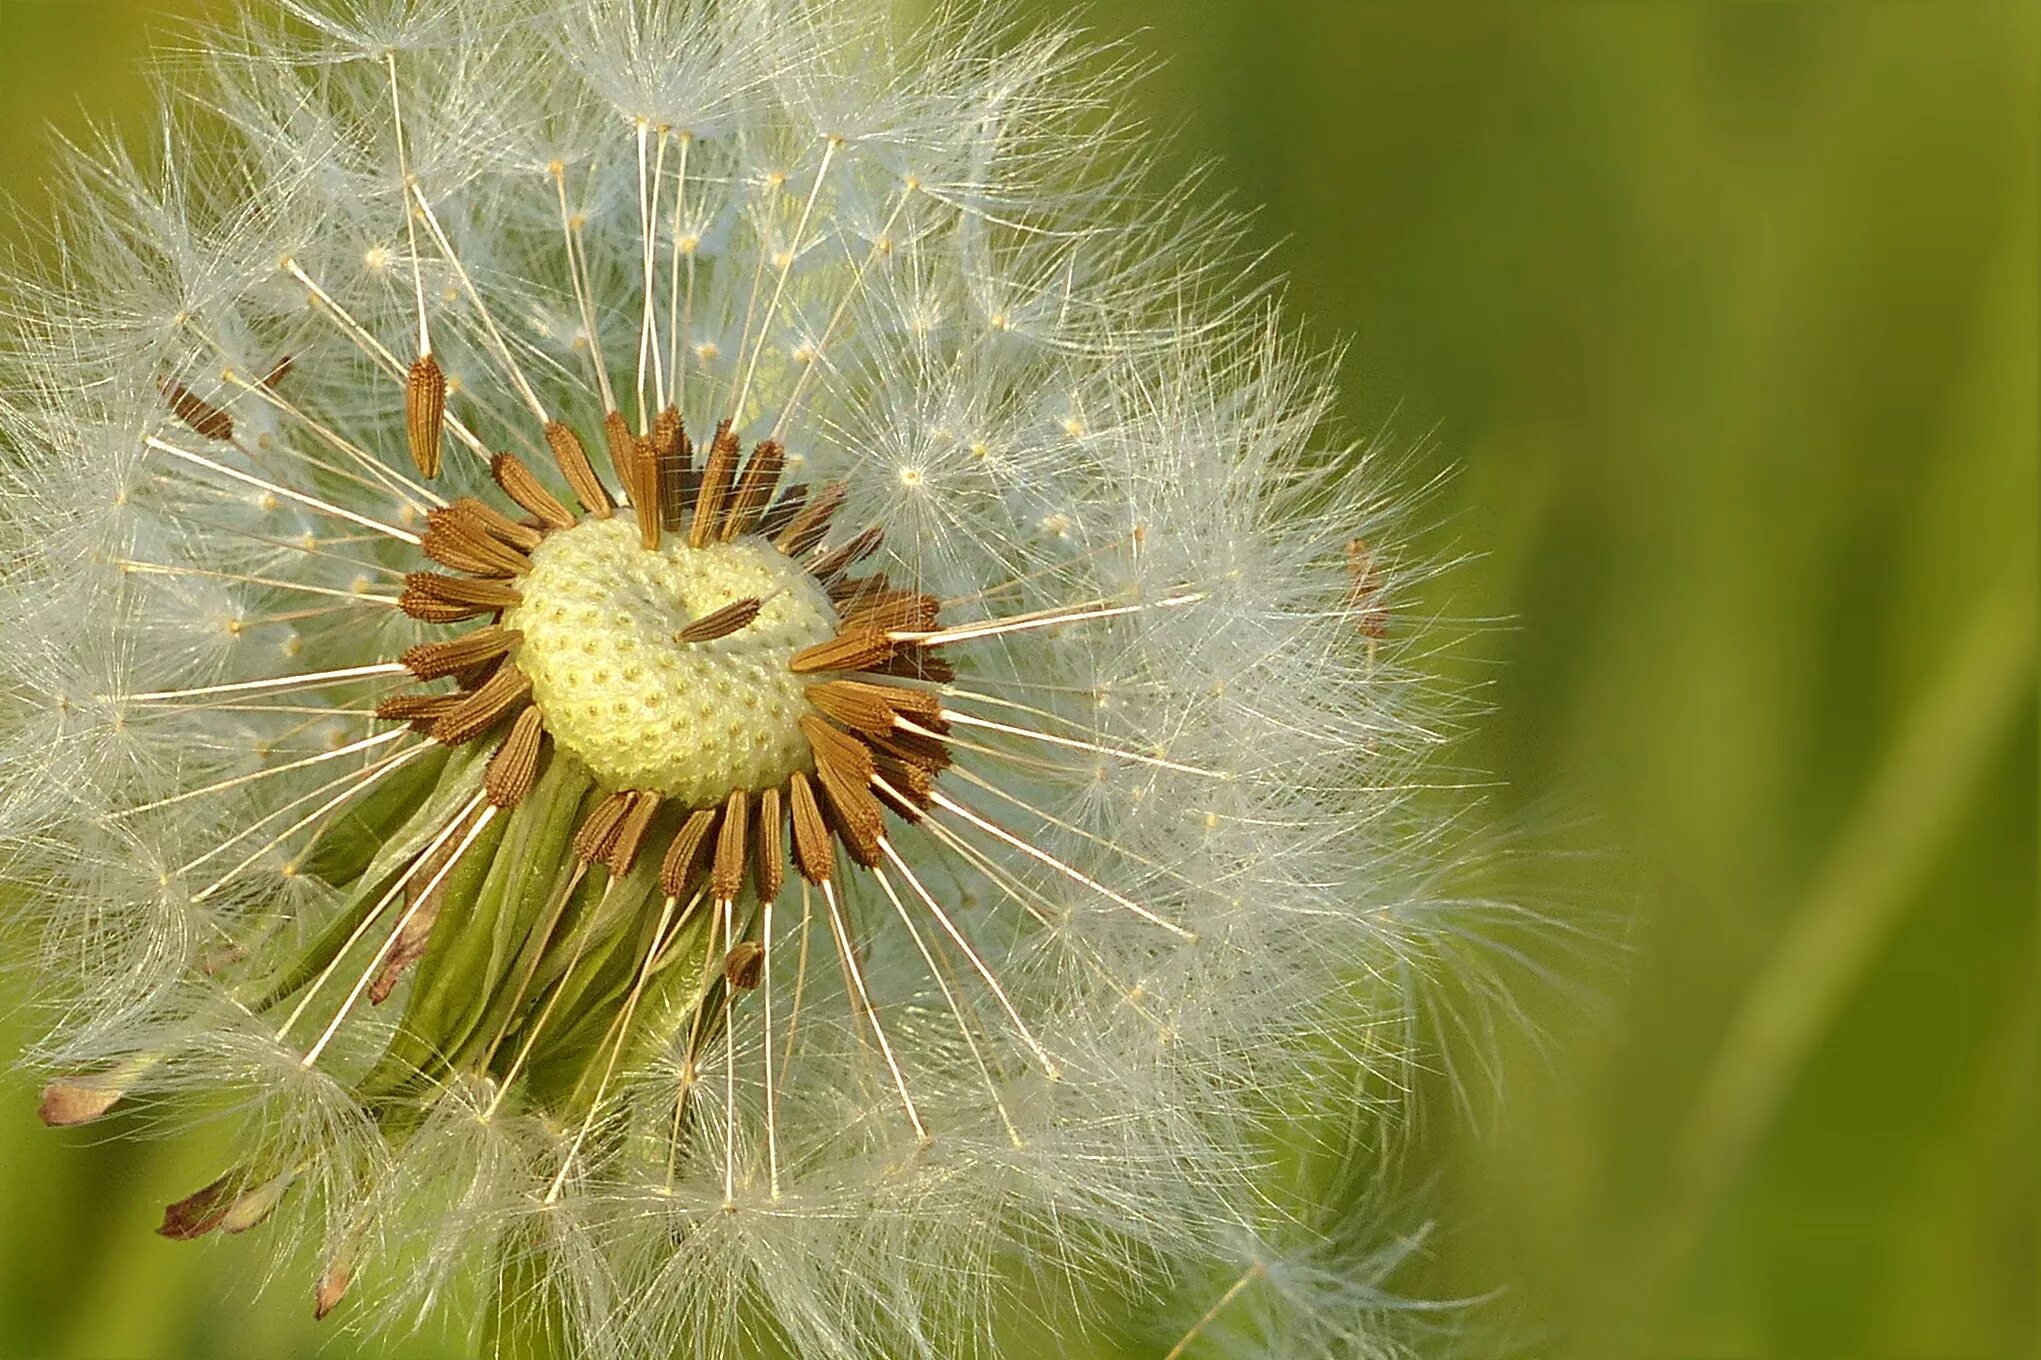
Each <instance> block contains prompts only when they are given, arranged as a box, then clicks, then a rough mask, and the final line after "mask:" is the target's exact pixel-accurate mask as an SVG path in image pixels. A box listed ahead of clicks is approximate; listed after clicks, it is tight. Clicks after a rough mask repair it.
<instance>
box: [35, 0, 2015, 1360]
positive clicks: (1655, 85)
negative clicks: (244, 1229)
mask: <svg viewBox="0 0 2041 1360" xmlns="http://www.w3.org/2000/svg"><path fill="white" fill-rule="evenodd" d="M204 8H206V6H205V5H203V4H200V3H194V0H141V2H139V3H129V2H128V0H0V166H5V167H6V169H5V185H6V188H7V190H8V192H9V193H11V194H12V195H14V196H15V197H16V198H17V199H18V200H19V202H20V203H21V204H22V205H23V207H24V209H25V210H26V214H27V216H28V218H29V219H30V220H31V221H32V220H33V219H34V218H35V217H37V216H39V215H40V214H42V213H43V212H45V211H46V210H47V204H48V199H47V196H46V194H45V192H44V190H43V189H42V188H41V187H40V177H41V174H42V169H41V167H42V165H43V163H44V156H45V153H46V143H45V140H44V138H43V134H42V131H41V129H42V127H43V126H44V125H45V124H46V123H50V122H54V123H56V124H57V125H59V126H62V127H68V128H72V129H76V128H78V127H80V126H82V124H83V117H82V115H81V108H82V109H89V110H90V111H91V112H92V113H93V114H94V115H95V116H99V117H105V118H111V119H116V120H122V121H127V122H129V124H130V126H133V127H137V128H139V127H140V123H139V122H138V121H137V120H139V118H140V115H141V112H142V104H143V102H144V95H143V91H142V89H141V87H140V85H139V84H138V83H137V82H136V81H135V80H134V79H133V78H132V74H131V73H132V71H133V62H134V61H135V59H136V58H137V56H138V54H139V53H140V52H141V51H142V49H143V46H144V44H145V42H146V41H147V40H148V38H149V35H150V34H151V32H156V33H161V32H163V31H165V30H170V31H173V32H174V31H175V26H176V25H177V24H178V23H179V22H181V21H182V20H183V19H185V18H186V17H188V16H189V15H191V14H192V13H195V12H200V11H202V10H203V9H204ZM213 8H215V9H217V8H218V6H213ZM1022 8H1023V9H1025V10H1030V11H1039V12H1040V13H1042V14H1044V15H1049V14H1054V13H1058V12H1060V11H1061V10H1062V7H1061V6H1058V5H1053V4H1050V3H1046V0H1042V2H1039V3H1032V4H1024V5H1023V6H1022ZM2037 15H2041V11H2037V10H2036V9H2035V8H2034V7H2032V6H2030V5H2027V4H2012V3H1962V2H1961V0H1947V2H1946V3H1933V2H1932V0H1893V2H1891V3H1875V2H1871V3H1854V4H1847V3H1742V4H1731V3H1714V2H1712V0H1690V2H1686V3H1654V2H1651V0H1635V2H1633V3H1479V2H1478V0H1409V2H1406V3H1378V2H1375V0H1349V2H1347V3H1340V2H1338V0H1322V2H1321V3H1306V2H1305V0H1174V2H1173V3H1169V4H1156V3H1154V2H1153V0H1094V3H1092V4H1090V5H1089V6H1087V7H1086V9H1085V10H1084V11H1083V17H1084V18H1085V21H1086V22H1087V23H1088V24H1089V25H1090V26H1091V27H1092V28H1093V29H1094V30H1095V31H1096V32H1098V33H1100V34H1102V35H1105V36H1107V37H1112V38H1124V39H1126V40H1127V41H1128V43H1129V45H1130V50H1131V51H1132V52H1134V53H1135V54H1137V55H1140V56H1143V57H1155V58H1159V59H1161V61H1162V62H1163V63H1164V64H1163V67H1162V69H1161V70H1160V72H1159V73H1158V74H1156V75H1155V76H1154V77H1152V78H1151V79H1149V80H1148V81H1147V82H1146V83H1145V84H1144V85H1142V86H1141V87H1140V88H1139V90H1138V91H1137V92H1136V93H1135V95H1134V96H1132V97H1133V98H1134V99H1136V100H1137V101H1139V104H1140V107H1141V111H1142V112H1144V113H1146V114H1148V115H1149V116H1151V117H1152V118H1153V119H1155V120H1156V121H1158V122H1160V123H1162V124H1165V125H1169V126H1180V127H1181V129H1182V136H1181V137H1180V138H1179V140H1178V141H1177V143H1176V144H1175V150H1174V151H1173V152H1172V155H1174V156H1175V157H1176V158H1178V159H1179V160H1181V161H1182V162H1184V163H1186V164H1188V163H1189V162H1191V161H1193V160H1201V159H1204V158H1216V159H1217V160H1218V162H1219V174H1218V180H1219V184H1220V186H1221V187H1224V188H1227V189H1230V190H1232V191H1234V192H1235V193H1236V194H1237V196H1238V198H1239V200H1240V201H1241V202H1243V203H1249V204H1260V205H1266V206H1265V210H1264V211H1263V212H1262V214H1261V218H1260V221H1261V224H1262V227H1263V233H1264V236H1265V238H1266V239H1267V240H1268V241H1270V242H1273V243H1276V250H1275V260H1276V263H1277V266H1278V267H1279V268H1280V269H1281V270H1283V271H1284V272H1285V273H1287V274H1288V275H1289V276H1290V278H1291V279H1292V280H1293V289H1292V292H1293V297H1294V300H1295V302H1296V304H1297V310H1298V311H1299V312H1300V313H1301V314H1302V316H1303V319H1304V321H1305V322H1306V323H1307V324H1308V325H1309V326H1310V327H1311V329H1312V330H1313V332H1314V333H1315V334H1316V335H1317V336H1318V337H1319V338H1320V339H1322V340H1326V341H1331V340H1334V339H1339V338H1347V339H1350V340H1351V342H1352V349H1351V356H1352V357H1351V360H1350V362H1349V364H1348V366H1347V370H1346V374H1347V388H1346V396H1345V400H1344V416H1345V418H1346V420H1347V422H1348V426H1349V428H1350V429H1351V430H1352V431H1353V432H1355V433H1356V434H1358V435H1363V436H1365V435H1370V434H1373V433H1374V432H1375V431H1376V430H1378V429H1386V430H1387V432H1388V435H1389V437H1390V438H1391V440H1392V441H1393V442H1394V443H1395V444H1396V445H1397V446H1399V447H1402V448H1406V449H1409V450H1412V451H1413V452H1412V455H1411V456H1412V460H1413V467H1412V469H1411V473H1412V477H1413V481H1415V480H1417V479H1420V478H1422V477H1423V476H1424V475H1425V474H1428V473H1431V472H1434V471H1441V470H1447V469H1457V471H1456V472H1455V474H1454V475H1453V477H1452V479H1451V480H1450V482H1449V483H1448V484H1447V489H1446V490H1445V492H1444V493H1443V496H1442V498H1441V499H1440V500H1438V501H1436V502H1434V503H1433V505H1432V506H1431V507H1429V513H1428V515H1427V522H1436V524H1437V527H1436V528H1434V529H1431V530H1428V531H1427V538H1426V541H1425V542H1423V543H1422V544H1421V545H1420V546H1421V547H1422V548H1423V549H1426V550H1429V551H1432V552H1436V553H1442V554H1455V553H1476V554H1479V556H1477V557H1476V558H1474V560H1471V561H1469V562H1468V563H1467V564H1466V565H1465V566H1463V567H1461V568H1460V569H1459V570H1457V571H1455V572H1454V573H1452V575H1451V576H1450V577H1449V578H1448V579H1447V580H1445V581H1444V582H1443V583H1442V584H1440V585H1438V586H1437V587H1435V588H1434V589H1433V590H1432V595H1431V598H1430V599H1428V600H1427V601H1426V602H1425V603H1426V607H1427V608H1429V609H1433V610H1436V611H1437V612H1439V613H1441V614H1444V615H1448V616H1452V617H1456V618H1461V619H1500V620H1504V621H1505V622H1503V623H1501V624H1499V625H1495V626H1489V627H1484V628H1482V629H1481V630H1480V631H1479V632H1478V633H1477V634H1476V635H1475V636H1474V637H1473V638H1472V640H1471V641H1470V642H1469V643H1468V644H1466V645H1463V646H1461V647H1459V648H1458V649H1456V651H1455V652H1454V653H1453V655H1452V656H1451V657H1449V658H1447V659H1446V660H1445V661H1444V662H1443V664H1445V665H1447V666H1448V667H1449V668H1451V669H1452V670H1453V671H1454V672H1455V675H1456V678H1458V679H1460V680H1463V681H1466V682H1469V683H1475V684H1481V685H1483V686H1485V687H1486V693H1487V694H1488V696H1489V697H1490V699H1491V700H1492V702H1493V704H1494V706H1495V709H1496V712H1495V714H1494V716H1493V717H1492V718H1491V719H1490V720H1489V721H1488V722H1487V723H1486V724H1485V725H1484V726H1483V727H1482V729H1481V730H1480V732H1479V733H1478V734H1477V735H1476V736H1474V737H1473V738H1472V739H1471V740H1470V741H1469V743H1468V744H1467V745H1466V746H1465V747H1464V748H1463V750H1462V752H1461V758H1462V759H1463V760H1464V761H1465V762H1466V763H1467V764H1469V765H1472V766H1475V767H1478V768H1481V769H1484V770H1488V771H1492V772H1494V773H1495V774H1497V775H1499V776H1500V777H1501V778H1502V779H1503V780H1504V781H1506V784H1505V787H1503V788H1502V789H1500V790H1498V791H1496V792H1495V793H1493V794H1491V795H1490V796H1489V802H1488V809H1487V811H1488V814H1489V817H1490V819H1491V820H1493V821H1494V822H1495V823H1497V824H1498V825H1500V826H1503V827H1505V828H1508V829H1510V830H1512V831H1514V832H1516V833H1518V835H1519V837H1520V840H1519V844H1520V845H1521V846H1524V847H1528V848H1529V849H1530V850H1531V851H1532V853H1529V854H1517V855H1514V856H1511V857H1510V858H1508V859H1507V860H1504V861H1502V862H1500V863H1499V864H1498V865H1497V866H1496V867H1495V868H1494V869H1493V870H1492V871H1491V872H1490V874H1489V878H1490V879H1491V880H1492V881H1491V883H1490V885H1489V886H1491V887H1499V888H1500V889H1502V890H1505V891H1508V892H1511V893H1513V894H1515V895H1516V896H1518V897H1520V898H1522V899H1523V900H1525V901H1528V902H1530V903H1532V904H1533V905H1536V906H1539V907H1542V908H1546V909H1549V910H1552V911H1554V912H1555V913H1557V914H1562V915H1572V916H1575V917H1578V918H1582V919H1592V920H1594V921H1595V922H1596V924H1597V928H1598V929H1601V930H1603V931H1604V932H1605V933H1607V934H1608V935H1609V936H1611V938H1612V943H1613V944H1614V945H1615V946H1616V948H1617V949H1618V950H1619V951H1620V954H1619V963H1618V966H1617V967H1616V968H1614V969H1610V968H1609V967H1607V965H1606V961H1603V962H1601V963H1597V964H1595V965H1594V966H1592V967H1590V966H1588V965H1586V964H1583V966H1582V969H1581V972H1582V975H1583V976H1584V977H1589V978H1591V979H1592V988H1591V991H1590V994H1589V995H1588V996H1587V997H1586V998H1585V999H1583V998H1582V997H1581V996H1560V995H1557V994H1554V993H1551V992H1545V991H1537V992H1532V993H1530V999H1531V1005H1532V1009H1533V1011H1534V1013H1535V1016H1536V1019H1537V1021H1538V1022H1539V1025H1538V1033H1537V1034H1536V1035H1524V1036H1521V1037H1518V1036H1512V1037H1509V1038H1506V1040H1505V1041H1504V1042H1505V1049H1504V1052H1503V1053H1502V1055H1501V1062H1502V1067H1503V1070H1504V1072H1505V1074H1506V1081H1505V1083H1504V1085H1503V1089H1502V1092H1501V1095H1500V1096H1499V1097H1498V1098H1496V1099H1492V1100H1491V1099H1488V1098H1487V1097H1485V1096H1481V1097H1477V1098H1476V1100H1475V1101H1474V1102H1473V1107H1472V1108H1471V1109H1470V1110H1469V1111H1467V1112H1466V1114H1465V1115H1464V1116H1463V1115H1462V1114H1461V1113H1460V1112H1459V1111H1458V1110H1457V1109H1456V1108H1455V1106H1454V1102H1453V1101H1452V1099H1451V1097H1450V1096H1449V1095H1448V1094H1447V1093H1446V1092H1445V1090H1444V1086H1445V1083H1444V1081H1443V1080H1441V1081H1440V1082H1439V1083H1438V1085H1439V1088H1440V1089H1439V1090H1437V1091H1434V1092H1432V1093H1431V1094H1432V1095H1433V1097H1434V1100H1433V1103H1432V1106H1431V1114H1430V1116H1429V1117H1428V1118H1427V1119H1426V1120H1425V1122H1424V1124H1423V1126H1422V1129H1421V1132H1420V1134H1419V1146H1418V1148H1417V1149H1416V1151H1415V1155H1414V1156H1413V1157H1412V1159H1411V1164H1410V1175H1411V1178H1412V1180H1413V1182H1414V1183H1416V1182H1420V1181H1421V1182H1425V1183H1427V1184H1429V1185H1430V1187H1431V1189H1432V1191H1433V1192H1434V1197H1435V1199H1436V1201H1437V1203H1436V1206H1435V1207H1436V1210H1437V1212H1438V1213H1439V1216H1440V1217H1441V1219H1442V1221H1443V1224H1444V1225H1445V1231H1444V1232H1443V1233H1442V1235H1441V1236H1439V1237H1438V1238H1436V1239H1435V1240H1434V1243H1433V1249H1432V1251H1431V1253H1430V1255H1429V1258H1428V1259H1427V1260H1426V1261H1425V1262H1424V1263H1423V1264H1422V1265H1421V1267H1420V1269H1419V1278H1413V1279H1412V1280H1411V1281H1410V1284H1411V1285H1412V1286H1413V1287H1418V1288H1425V1289H1431V1290H1435V1291H1438V1292H1441V1293H1444V1294H1456V1295H1464V1294H1471V1293H1476V1292H1480V1291H1484V1290H1487V1289H1489V1288H1492V1287H1494V1286H1496V1285H1506V1286H1507V1288H1506V1291H1505V1292H1504V1294H1503V1295H1502V1298H1501V1300H1500V1302H1499V1304H1498V1305H1497V1306H1498V1308H1499V1309H1500V1311H1501V1313H1502V1315H1503V1316H1505V1317H1506V1318H1507V1320H1508V1321H1509V1323H1510V1324H1511V1326H1512V1327H1513V1329H1514V1333H1515V1335H1516V1336H1518V1337H1519V1338H1521V1339H1522V1341H1521V1345H1520V1347H1519V1349H1520V1350H1521V1351H1522V1352H1523V1353H1527V1354H1536V1355H1550V1356H1567V1357H1608V1358H1609V1360H1617V1358H1619V1357H1657V1356H1667V1357H1684V1356H1693V1357H1775V1356H1776V1357H1803V1356H1804V1357H1828V1356H1834V1357H1844V1356H1865V1357H1922V1358H1923V1360H1927V1358H1930V1357H1997V1356H2013V1355H2029V1356H2032V1355H2041V1339H2037V1337H2041V1326H2037V1318H2036V1297H2037V1296H2041V1261H2037V1251H2036V1227H2035V1220H2036V1197H2037V1181H2041V1176H2037V1168H2041V1113H2037V1111H2041V1097H2037V1091H2041V1080H2037V1075H2041V1074H2037V1047H2041V935H2037V930H2036V836H2035V831H2036V825H2037V816H2041V813H2037V806H2036V755H2037V744H2041V735H2037V724H2036V686H2035V664H2034V635H2035V623H2036V598H2035V597H2036V565H2037V564H2036V537H2037V518H2041V515H2037V511H2041V498H2037V481H2036V470H2037V440H2041V431H2037V374H2041V341H2037V315H2041V301H2037V288H2041V282H2037V276H2036V274H2037V268H2036V265H2037V254H2041V212H2037V191H2041V174H2037V159H2041V147H2037V136H2041V133H2037V129H2041V77H2037V70H2041V17H2037ZM0 242H4V244H5V245H6V246H7V248H9V249H25V248H26V249H32V248H33V242H32V233H25V232H23V231H22V230H21V229H20V228H19V227H17V226H12V225H10V226H8V227H6V228H4V229H0ZM10 1025H11V1028H10V1029H9V1031H8V1043H9V1044H10V1046H12V1045H15V1044H18V1042H19V1035H20V1032H21V1031H20V1025H19V1022H10ZM32 1097H33V1092H32V1089H31V1083H30V1082H29V1081H27V1080H26V1079H24V1078H22V1077H20V1076H9V1077H7V1079H6V1081H5V1084H4V1087H0V1206H4V1212H0V1356H5V1357H10V1358H11V1357H16V1356H20V1357H29V1356H50V1357H71V1358H76V1360H97V1358H98V1357H115V1356H152V1357H196V1356H226V1355H236V1356H249V1355H253V1356H265V1357H267V1356H285V1355H293V1354H310V1353H312V1349H313V1348H314V1347H315V1346H317V1345H319V1344H321V1341H320V1337H321V1334H320V1333H319V1332H318V1331H317V1330H315V1329H314V1328H313V1326H312V1324H311V1322H310V1319H309V1316H308V1311H309V1310H308V1307H307V1300H306V1292H305V1291H304V1290H303V1289H301V1288H298V1287H296V1286H297V1282H296V1281H286V1282H284V1283H283V1284H282V1285H280V1287H278V1288H276V1289H274V1290H271V1291H269V1292H268V1293H266V1294H264V1295H263V1296H262V1297H261V1298H259V1299H251V1296H252V1295H253V1293H254V1286H255V1285H256V1283H257V1282H258V1279H259V1272H260V1271H261V1269H262V1265H263V1261H264V1259H265V1255H264V1253H265V1246H264V1244H263V1243H261V1242H257V1241H248V1240H240V1241H227V1242H221V1243H218V1244H216V1245H214V1244H208V1245H206V1246H202V1247H193V1246H190V1245H179V1244H173V1243H170V1242H165V1241H162V1240H160V1239H158V1238H156V1237H154V1236H153V1235H151V1233H150V1229H151V1228H152V1227H153V1226H154V1224H155V1222H156V1216H157V1213H158V1210H159V1208H160V1205H161V1204H162V1203H163V1202H164V1201H165V1200H166V1199H169V1198H174V1197H175V1196H177V1195H179V1194H182V1193H184V1192H185V1191H187V1190H189V1189H190V1188H191V1187H192V1186H194V1185H197V1184H200V1183H202V1182H204V1181H205V1180H207V1179H209V1178H210V1176H211V1175H212V1174H213V1172H214V1171H215V1170H216V1168H215V1167H213V1165H212V1164H211V1162H210V1161H209V1159H208V1155H207V1152H206V1149H205V1147H204V1146H203V1140H193V1141H188V1142H184V1143H171V1144H155V1145H148V1144H135V1143H108V1142H102V1141H101V1140H98V1139H95V1138H94V1137H93V1136H92V1134H91V1133H90V1132H88V1131H79V1132H78V1133H76V1134H72V1135H58V1134H53V1133H50V1132H48V1131H45V1130H43V1129H41V1128H40V1127H39V1126H38V1125H37V1124H36V1122H35V1120H34V1117H33V1113H32V1110H33V1103H34V1102H33V1098H32ZM350 1349H351V1343H350V1342H348V1341H346V1340H342V1341H340V1342H339V1343H337V1344H333V1343H327V1353H334V1352H335V1351H338V1352H339V1353H348V1352H349V1350H350ZM391 1349H392V1351H393V1352H394V1353H398V1354H402V1355H405V1356H421V1357H423V1356H430V1355H437V1354H441V1353H444V1347H443V1346H442V1345H441V1344H440V1343H439V1342H438V1341H437V1340H436V1339H434V1338H423V1339H420V1340H418V1341H416V1342H414V1343H400V1344H398V1345H396V1346H394V1347H392V1348H391Z"/></svg>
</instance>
